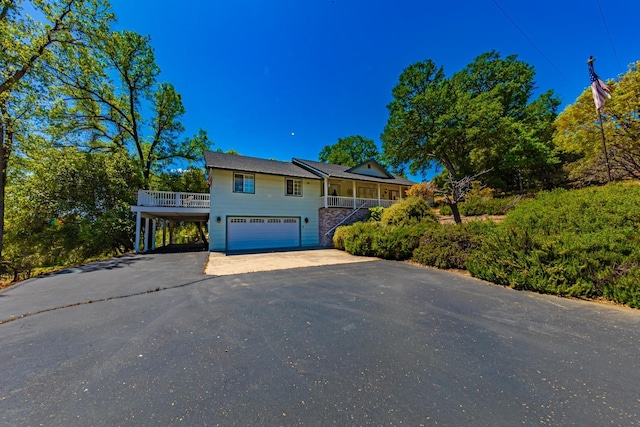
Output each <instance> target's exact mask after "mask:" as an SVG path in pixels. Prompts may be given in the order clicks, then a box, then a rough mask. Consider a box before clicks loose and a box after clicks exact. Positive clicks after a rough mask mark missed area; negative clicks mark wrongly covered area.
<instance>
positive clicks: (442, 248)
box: [412, 221, 496, 269]
mask: <svg viewBox="0 0 640 427" xmlns="http://www.w3.org/2000/svg"><path fill="white" fill-rule="evenodd" d="M495 226H496V224H495V223H493V222H491V221H472V222H468V223H464V224H447V225H440V224H438V227H431V228H429V229H427V230H425V233H424V234H423V236H422V238H421V239H420V245H419V246H418V247H417V248H416V249H415V250H414V251H413V258H412V259H413V261H415V262H417V263H419V264H422V265H428V266H432V267H437V268H458V269H464V268H466V262H467V258H468V256H469V254H470V253H471V252H472V251H474V250H475V249H476V248H478V247H479V246H480V244H481V242H482V239H483V236H484V235H485V234H486V233H487V232H489V230H491V229H492V228H494V227H495Z"/></svg>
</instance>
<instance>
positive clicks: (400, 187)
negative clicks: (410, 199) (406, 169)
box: [398, 185, 402, 200]
mask: <svg viewBox="0 0 640 427" xmlns="http://www.w3.org/2000/svg"><path fill="white" fill-rule="evenodd" d="M398 188H399V189H400V200H402V185H400V186H398Z"/></svg>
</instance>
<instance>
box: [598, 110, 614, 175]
mask: <svg viewBox="0 0 640 427" xmlns="http://www.w3.org/2000/svg"><path fill="white" fill-rule="evenodd" d="M598 119H599V120H598V123H599V124H600V135H602V149H603V150H604V162H605V164H606V165H607V178H609V182H611V168H610V167H609V154H608V153H607V140H606V139H605V137H604V127H603V126H602V113H601V112H600V111H599V110H598Z"/></svg>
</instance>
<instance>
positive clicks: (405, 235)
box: [333, 221, 439, 260]
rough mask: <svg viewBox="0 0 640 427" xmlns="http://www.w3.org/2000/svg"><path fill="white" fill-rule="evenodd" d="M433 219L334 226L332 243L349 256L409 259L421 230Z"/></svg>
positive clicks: (418, 240)
mask: <svg viewBox="0 0 640 427" xmlns="http://www.w3.org/2000/svg"><path fill="white" fill-rule="evenodd" d="M438 225H439V224H438V223H436V222H426V221H425V222H417V223H413V224H410V225H388V226H383V225H381V224H380V223H378V222H356V223H354V224H352V225H346V226H342V227H338V229H337V230H336V232H335V234H334V235H333V245H334V247H335V248H337V249H342V250H344V251H346V252H348V253H350V254H351V255H359V256H375V257H380V258H384V259H394V260H405V259H409V258H411V255H412V254H413V251H414V249H415V248H416V247H417V246H418V244H419V243H420V238H421V237H422V235H423V234H424V232H425V231H426V230H427V229H428V228H430V227H434V226H438Z"/></svg>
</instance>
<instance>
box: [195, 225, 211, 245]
mask: <svg viewBox="0 0 640 427" xmlns="http://www.w3.org/2000/svg"><path fill="white" fill-rule="evenodd" d="M196 227H198V231H199V232H200V238H201V239H202V242H203V243H204V244H205V245H207V244H209V242H208V241H207V237H206V235H205V234H204V229H203V227H202V223H201V222H199V221H198V222H196Z"/></svg>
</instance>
